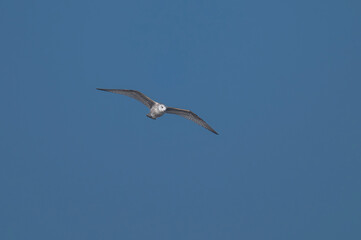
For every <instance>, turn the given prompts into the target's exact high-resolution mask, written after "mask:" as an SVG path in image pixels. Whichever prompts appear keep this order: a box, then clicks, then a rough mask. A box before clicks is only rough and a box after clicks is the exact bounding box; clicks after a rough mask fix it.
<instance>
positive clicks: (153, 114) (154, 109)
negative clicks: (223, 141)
mask: <svg viewBox="0 0 361 240" xmlns="http://www.w3.org/2000/svg"><path fill="white" fill-rule="evenodd" d="M97 89H98V90H101V91H106V92H112V93H118V94H122V95H125V96H128V97H131V98H134V99H136V100H138V101H140V102H141V103H143V104H144V105H146V106H147V107H148V108H149V109H150V112H149V113H148V114H147V117H149V118H151V119H157V118H158V117H161V116H163V115H164V113H170V114H176V115H179V116H182V117H184V118H186V119H189V120H191V121H193V122H195V123H197V124H198V125H201V126H202V127H204V128H206V129H208V130H209V131H211V132H213V133H214V134H217V135H218V133H217V132H216V131H215V130H214V129H213V128H212V127H211V126H209V125H208V124H207V123H206V122H205V121H204V120H203V119H201V118H200V117H198V115H197V114H195V113H194V112H192V111H190V110H186V109H180V108H173V107H166V106H165V105H164V104H161V103H158V102H156V101H154V100H152V99H150V98H149V97H147V96H146V95H144V94H143V93H141V92H139V91H136V90H127V89H102V88H97Z"/></svg>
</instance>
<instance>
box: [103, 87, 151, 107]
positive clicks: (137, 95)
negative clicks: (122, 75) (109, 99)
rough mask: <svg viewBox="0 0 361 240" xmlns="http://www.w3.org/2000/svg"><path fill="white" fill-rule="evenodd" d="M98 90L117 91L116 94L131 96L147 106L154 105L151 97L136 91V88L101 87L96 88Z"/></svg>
mask: <svg viewBox="0 0 361 240" xmlns="http://www.w3.org/2000/svg"><path fill="white" fill-rule="evenodd" d="M97 89H98V90H101V91H106V92H112V93H118V94H122V95H125V96H128V97H131V98H134V99H135V100H138V101H140V102H141V103H143V104H144V105H145V106H147V107H148V108H152V106H153V105H154V103H155V102H154V101H153V100H152V99H150V98H149V97H147V96H146V95H144V94H143V93H141V92H139V91H136V90H127V89H102V88H97Z"/></svg>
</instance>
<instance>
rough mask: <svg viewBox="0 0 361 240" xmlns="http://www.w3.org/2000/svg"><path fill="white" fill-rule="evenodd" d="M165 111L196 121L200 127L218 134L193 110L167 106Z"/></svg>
mask: <svg viewBox="0 0 361 240" xmlns="http://www.w3.org/2000/svg"><path fill="white" fill-rule="evenodd" d="M165 112H166V113H170V114H176V115H179V116H182V117H184V118H186V119H188V120H191V121H193V122H195V123H197V124H198V125H201V126H202V127H204V128H206V129H208V130H209V131H211V132H213V133H215V134H217V135H218V133H217V132H216V131H215V130H214V129H213V128H211V126H209V125H208V124H207V123H206V122H205V121H204V120H203V119H202V118H200V117H198V115H197V114H195V113H194V112H192V111H190V110H185V109H180V108H172V107H167V110H166V111H165Z"/></svg>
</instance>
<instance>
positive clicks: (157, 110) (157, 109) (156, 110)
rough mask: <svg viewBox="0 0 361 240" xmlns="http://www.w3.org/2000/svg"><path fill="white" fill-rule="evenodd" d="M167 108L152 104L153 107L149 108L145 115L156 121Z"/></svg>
mask: <svg viewBox="0 0 361 240" xmlns="http://www.w3.org/2000/svg"><path fill="white" fill-rule="evenodd" d="M166 110H167V107H166V106H165V105H164V104H160V103H157V102H154V105H153V106H152V107H151V109H150V112H149V113H148V114H147V117H149V118H152V119H154V120H155V119H156V118H159V117H161V116H163V115H164V113H165V111H166Z"/></svg>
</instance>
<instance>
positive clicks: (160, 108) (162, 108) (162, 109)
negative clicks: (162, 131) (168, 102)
mask: <svg viewBox="0 0 361 240" xmlns="http://www.w3.org/2000/svg"><path fill="white" fill-rule="evenodd" d="M158 109H159V111H162V112H164V111H165V110H166V109H167V107H166V106H165V105H164V104H160V105H159V107H158Z"/></svg>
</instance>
